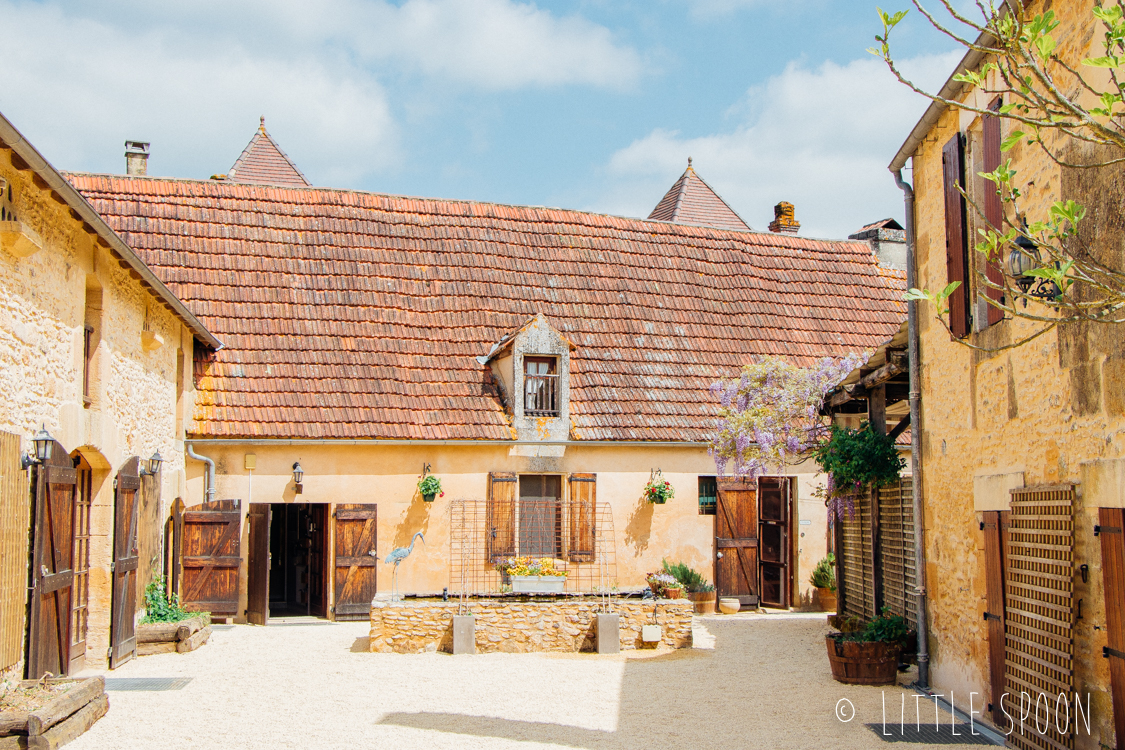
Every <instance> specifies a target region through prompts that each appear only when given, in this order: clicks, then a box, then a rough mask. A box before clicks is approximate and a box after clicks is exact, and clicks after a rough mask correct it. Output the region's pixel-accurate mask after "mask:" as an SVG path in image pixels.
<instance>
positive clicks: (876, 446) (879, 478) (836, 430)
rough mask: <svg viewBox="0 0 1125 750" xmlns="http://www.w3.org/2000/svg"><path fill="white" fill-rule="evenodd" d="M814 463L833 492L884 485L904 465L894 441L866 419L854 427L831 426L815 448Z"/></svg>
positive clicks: (891, 480) (854, 490) (894, 478)
mask: <svg viewBox="0 0 1125 750" xmlns="http://www.w3.org/2000/svg"><path fill="white" fill-rule="evenodd" d="M816 462H817V464H819V465H820V468H822V469H824V473H825V474H829V475H831V477H832V487H833V493H834V494H841V493H848V492H856V491H860V490H863V489H866V488H868V487H872V486H874V487H885V486H886V485H888V484H891V483H892V482H894V481H895V480H896V479H898V475H899V472H900V471H902V470H903V468H904V467H905V466H906V461H905V460H904V459H903V458H902V456H901V455H899V452H898V449H897V448H895V443H894V441H893V440H891V439H890V438H889V437H888V436H886V435H883V434H881V433H878V432H876V431H875V430H874V428H872V427H871V424H870V423H867V422H865V423H864V424H863V426H862V427H860V428H859V429H858V430H851V429H848V428H846V427H838V426H836V425H832V437H831V438H829V440H828V442H827V443H825V444H823V445H822V446H820V447H819V448H817V450H816Z"/></svg>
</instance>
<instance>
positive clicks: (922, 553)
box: [893, 169, 930, 688]
mask: <svg viewBox="0 0 1125 750" xmlns="http://www.w3.org/2000/svg"><path fill="white" fill-rule="evenodd" d="M893 174H894V177H895V184H896V185H898V187H899V189H900V190H902V195H903V199H904V201H905V202H906V288H907V289H913V288H915V287H916V286H917V284H918V282H917V278H916V277H917V274H916V272H915V263H914V190H913V189H912V188H911V187H910V185H909V184H908V183H906V182H905V181H904V180H903V179H902V170H901V169H898V170H895V171H894V173H893ZM906 309H907V338H908V341H909V347H908V349H907V351H908V359H909V363H910V471H911V474H913V477H914V478H913V481H912V482H911V493H910V494H911V496H912V497H911V500H912V501H913V507H914V581H915V590H916V593H917V594H918V612H917V616H918V685H919V686H920V687H924V688H928V687H929V686H930V644H929V627H928V626H927V623H926V540H925V536H924V534H925V523H924V520H925V519H924V517H923V515H922V510H923V509H922V418H921V407H922V392H921V387H922V374H921V366H920V364H919V361H918V347H919V340H918V303H917V302H916V301H914V300H911V301H909V302H907V303H906Z"/></svg>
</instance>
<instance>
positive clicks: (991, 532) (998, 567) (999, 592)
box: [982, 510, 1008, 727]
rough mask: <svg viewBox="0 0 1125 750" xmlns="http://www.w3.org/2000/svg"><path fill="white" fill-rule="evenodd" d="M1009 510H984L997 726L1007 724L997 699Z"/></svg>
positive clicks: (990, 655)
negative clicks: (1005, 545) (1005, 542)
mask: <svg viewBox="0 0 1125 750" xmlns="http://www.w3.org/2000/svg"><path fill="white" fill-rule="evenodd" d="M1007 523H1008V511H1003V512H1001V511H996V510H990V511H986V512H985V514H984V523H983V524H982V527H983V529H984V575H985V593H986V597H987V599H986V603H985V607H986V609H985V613H984V619H985V621H986V623H987V625H986V629H987V630H988V673H989V684H990V686H991V690H992V694H991V697H992V701H991V703H990V704H989V705H990V706H991V708H992V720H993V721H994V722H995V723H996V726H998V727H1004V726H1007V723H1008V720H1007V719H1006V718H1005V717H1004V712H1003V710H1002V709H1001V704H1000V700H1001V697H1002V696H1003V695H1004V649H1005V639H1004V552H1005V549H1004V537H1005V536H1006V534H1005V533H1004V527H1005V526H1007Z"/></svg>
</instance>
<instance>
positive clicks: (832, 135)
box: [599, 52, 960, 237]
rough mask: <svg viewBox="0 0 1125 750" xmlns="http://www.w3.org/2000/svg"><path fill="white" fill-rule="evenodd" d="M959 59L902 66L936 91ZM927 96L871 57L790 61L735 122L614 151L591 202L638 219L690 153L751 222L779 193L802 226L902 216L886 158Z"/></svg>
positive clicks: (809, 229)
mask: <svg viewBox="0 0 1125 750" xmlns="http://www.w3.org/2000/svg"><path fill="white" fill-rule="evenodd" d="M959 59H960V53H958V52H950V53H947V54H943V55H933V56H925V57H918V58H915V59H912V60H908V61H904V62H903V68H904V70H906V71H907V72H908V73H909V74H910V75H911V76H913V77H914V78H915V79H917V80H918V81H919V82H921V83H923V84H924V85H928V86H931V87H935V86H940V84H941V82H942V81H943V80H944V79H945V77H946V76H948V75H949V73H950V72H951V71H952V70H953V67H954V65H956V63H957V61H958V60H959ZM927 101H928V100H925V99H923V98H921V97H920V96H918V95H916V94H913V93H911V92H910V91H909V90H907V89H906V88H905V87H904V86H902V85H901V84H899V83H898V82H896V81H895V80H894V78H893V77H892V76H891V75H890V74H889V73H888V72H887V70H886V68H885V67H884V66H883V63H882V62H881V61H879V60H875V59H869V60H868V59H865V60H856V61H853V62H850V63H848V64H846V65H839V64H836V63H833V62H826V63H824V64H822V65H820V66H819V67H817V68H815V69H809V68H807V67H804V66H802V65H800V64H798V63H791V64H790V65H789V66H788V67H787V68H786V69H785V71H784V72H783V73H781V74H780V75H778V76H775V77H774V78H771V79H769V80H768V81H767V82H766V83H765V84H764V85H762V86H760V87H755V88H753V89H751V90H750V91H749V92H748V94H747V96H746V99H745V101H743V102H740V103H738V104H737V105H736V106H735V107H734V108H733V109H732V112H734V113H735V114H741V117H740V123H739V124H738V125H737V126H736V127H734V128H733V129H730V130H727V131H724V132H717V133H712V134H709V135H702V136H695V137H690V136H684V135H682V134H680V133H678V132H674V131H668V130H661V129H657V130H653V131H652V132H650V133H649V134H648V135H647V136H645V137H643V138H640V139H638V140H636V141H634V142H633V143H632V144H630V145H629V146H627V147H625V148H623V149H621V150H619V151H617V152H616V153H615V154H614V155H613V157H612V158H611V159H610V162H609V164H608V168H607V173H608V175H609V177H610V179H611V184H612V188H611V189H610V191H609V192H608V193H607V195H606V196H605V197H604V198H603V200H602V201H600V205H599V208H600V210H609V211H611V212H613V213H620V214H624V215H628V216H647V215H648V213H649V211H651V210H652V207H653V206H655V205H656V203H657V201H659V200H660V197H661V196H662V195H663V194H664V192H665V191H666V190H667V189H668V188H669V187H670V186H671V185H672V182H673V181H674V180H675V179H676V178H677V177H678V176H679V174H680V173H681V172H682V171H683V169H684V167H685V166H686V162H687V157H688V156H692V157H693V158H694V163H695V167H696V169H697V170H698V172H699V174H700V175H701V176H702V177H703V178H704V179H705V180H707V181H708V182H709V183H710V184H711V186H712V187H714V188H715V189H716V190H717V191H718V192H719V193H720V194H721V195H722V196H723V198H724V199H725V200H726V201H727V202H728V203H730V204H731V206H732V207H733V208H734V209H735V210H736V211H738V212H739V213H740V214H741V215H742V217H743V218H744V219H745V220H746V221H747V222H748V223H749V224H750V225H751V226H752V227H754V228H755V229H765V228H766V225H767V224H768V223H769V222H770V221H771V220H772V218H773V206H774V205H775V204H776V203H778V202H779V201H782V200H786V201H789V202H791V203H793V204H794V205H795V206H796V208H797V220H798V221H800V222H801V223H802V228H801V234H803V235H805V236H813V237H846V236H847V235H848V234H850V233H852V232H854V231H855V230H856V229H858V228H859V227H860V226H862V225H864V224H866V223H868V222H870V221H875V220H877V219H882V218H886V217H888V216H896V217H901V215H902V194H901V193H900V192H899V191H898V189H897V188H895V186H894V182H893V180H892V178H891V176H890V174H889V173H888V172H887V168H886V166H887V164H888V163H889V162H890V160H891V158H892V157H893V156H894V154H895V152H896V151H897V149H898V147H899V146H900V145H901V144H902V142H903V141H904V140H905V139H906V136H907V135H908V134H909V132H910V129H911V128H912V127H913V126H914V123H915V122H917V120H918V118H919V117H920V116H921V114H922V112H923V110H924V109H925V107H926V105H927Z"/></svg>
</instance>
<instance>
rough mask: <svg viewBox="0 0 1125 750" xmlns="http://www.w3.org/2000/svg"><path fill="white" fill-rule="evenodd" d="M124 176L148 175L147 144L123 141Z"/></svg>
mask: <svg viewBox="0 0 1125 750" xmlns="http://www.w3.org/2000/svg"><path fill="white" fill-rule="evenodd" d="M125 174H131V175H146V174H148V143H146V142H145V141H125Z"/></svg>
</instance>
